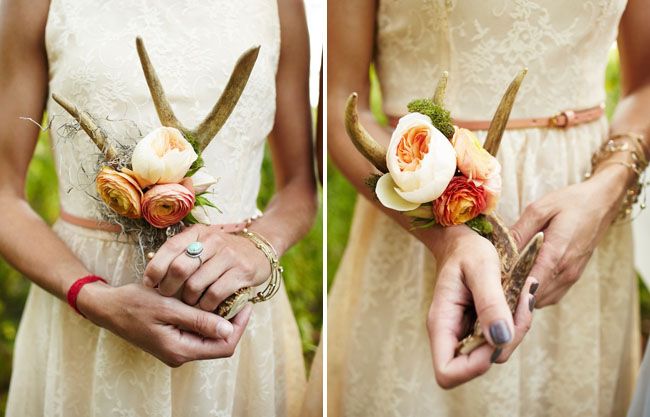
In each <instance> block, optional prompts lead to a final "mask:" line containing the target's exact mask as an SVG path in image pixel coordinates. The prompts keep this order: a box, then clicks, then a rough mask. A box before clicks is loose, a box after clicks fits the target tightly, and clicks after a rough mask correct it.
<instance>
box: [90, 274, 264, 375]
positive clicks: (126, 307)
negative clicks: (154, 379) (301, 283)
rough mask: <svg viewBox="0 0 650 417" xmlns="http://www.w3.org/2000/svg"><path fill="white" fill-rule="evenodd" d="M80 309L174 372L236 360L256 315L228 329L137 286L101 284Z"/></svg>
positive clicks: (210, 316) (248, 311)
mask: <svg viewBox="0 0 650 417" xmlns="http://www.w3.org/2000/svg"><path fill="white" fill-rule="evenodd" d="M77 307H78V308H79V310H80V311H81V312H82V313H83V314H84V315H85V316H86V317H87V318H88V319H89V320H91V321H92V322H94V323H95V324H97V325H99V326H101V327H104V328H106V329H107V330H110V331H111V332H113V333H115V334H117V335H118V336H120V337H122V338H123V339H125V340H126V341H128V342H130V343H132V344H133V345H135V346H138V347H139V348H141V349H142V350H144V351H146V352H149V353H150V354H152V355H153V356H155V357H156V358H158V359H160V360H161V361H162V362H164V363H166V364H167V365H169V366H171V367H178V366H181V365H182V364H184V363H186V362H190V361H194V360H199V359H215V358H224V357H229V356H232V354H233V353H234V352H235V348H236V346H237V343H238V342H239V339H240V338H241V336H242V334H243V332H244V329H245V328H246V325H247V324H248V320H249V318H250V315H251V311H252V308H251V307H250V306H247V307H246V308H245V309H244V310H242V311H241V312H240V313H239V314H238V315H237V316H235V318H234V319H233V321H232V323H230V322H229V321H228V320H225V319H224V318H222V317H219V316H218V315H216V314H214V313H208V312H205V311H202V310H199V309H197V308H194V307H190V306H187V305H185V304H183V303H182V302H180V301H178V300H176V299H175V298H170V297H162V296H161V295H160V294H158V293H157V292H156V291H155V290H153V289H151V288H147V287H144V286H142V285H139V284H128V285H124V286H122V287H110V286H108V285H105V284H101V283H93V284H88V285H86V286H84V287H83V289H82V290H81V292H80V294H79V297H78V298H77Z"/></svg>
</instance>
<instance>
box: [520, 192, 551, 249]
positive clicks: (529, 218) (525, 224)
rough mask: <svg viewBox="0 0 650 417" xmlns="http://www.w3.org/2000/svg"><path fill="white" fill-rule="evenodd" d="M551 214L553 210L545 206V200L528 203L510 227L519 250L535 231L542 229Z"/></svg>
mask: <svg viewBox="0 0 650 417" xmlns="http://www.w3.org/2000/svg"><path fill="white" fill-rule="evenodd" d="M552 216H553V211H552V210H551V208H550V207H547V205H546V204H545V200H540V201H536V202H534V203H532V204H529V205H528V206H527V207H526V208H525V209H524V212H523V213H522V214H521V216H520V217H519V219H518V220H517V222H516V223H515V224H514V225H512V227H511V228H510V233H512V235H513V237H514V239H515V242H516V243H517V246H518V247H519V249H520V250H521V249H522V248H523V247H524V246H526V244H527V243H528V242H529V241H530V239H532V238H533V236H535V234H536V233H537V232H540V231H542V230H543V229H544V227H545V226H546V224H547V223H548V221H549V220H550V219H551V217H552Z"/></svg>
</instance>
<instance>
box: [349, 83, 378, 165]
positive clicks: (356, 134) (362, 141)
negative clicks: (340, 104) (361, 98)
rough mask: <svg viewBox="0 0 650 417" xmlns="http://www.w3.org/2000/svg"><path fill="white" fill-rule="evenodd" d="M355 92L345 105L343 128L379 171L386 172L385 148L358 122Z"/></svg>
mask: <svg viewBox="0 0 650 417" xmlns="http://www.w3.org/2000/svg"><path fill="white" fill-rule="evenodd" d="M357 100H358V96H357V93H352V94H351V95H350V97H349V98H348V102H347V104H346V106H345V129H346V130H347V132H348V136H350V139H352V143H354V146H356V147H357V149H358V150H359V152H361V154H362V155H363V156H365V157H366V159H367V160H368V161H370V162H371V163H372V164H373V165H374V166H375V167H376V168H377V169H378V170H379V171H381V172H382V173H386V172H388V167H387V166H386V149H385V148H384V147H383V146H381V145H380V144H378V143H377V141H376V140H375V139H374V138H373V137H372V136H370V133H368V131H367V130H366V129H365V128H364V127H363V126H361V123H359V113H358V112H357Z"/></svg>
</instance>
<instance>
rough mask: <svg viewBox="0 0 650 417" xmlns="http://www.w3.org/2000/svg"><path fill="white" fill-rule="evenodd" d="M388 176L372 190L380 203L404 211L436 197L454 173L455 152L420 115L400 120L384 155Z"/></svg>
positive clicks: (415, 114) (409, 115)
mask: <svg viewBox="0 0 650 417" xmlns="http://www.w3.org/2000/svg"><path fill="white" fill-rule="evenodd" d="M386 163H387V165H388V171H389V173H388V174H385V175H384V176H383V177H382V178H380V179H379V181H378V182H377V187H376V189H375V191H376V194H377V197H378V198H379V201H381V203H382V204H383V205H384V206H386V207H388V208H392V209H394V210H399V211H408V210H413V209H415V208H417V207H418V206H419V205H420V204H422V203H427V202H430V201H433V200H435V199H436V198H438V197H439V196H440V195H441V194H442V193H443V192H444V191H445V188H447V185H448V184H449V181H451V179H452V178H453V176H454V173H455V172H456V152H455V151H454V147H453V146H452V145H451V143H450V142H449V140H448V139H447V138H446V137H445V135H443V134H442V133H441V132H440V131H439V130H438V129H436V128H435V127H434V126H433V125H432V124H431V119H429V118H428V117H427V116H425V115H423V114H420V113H409V114H407V115H406V116H404V117H402V118H401V119H400V120H399V123H398V124H397V127H396V128H395V131H394V132H393V135H392V137H391V140H390V144H389V146H388V154H387V155H386Z"/></svg>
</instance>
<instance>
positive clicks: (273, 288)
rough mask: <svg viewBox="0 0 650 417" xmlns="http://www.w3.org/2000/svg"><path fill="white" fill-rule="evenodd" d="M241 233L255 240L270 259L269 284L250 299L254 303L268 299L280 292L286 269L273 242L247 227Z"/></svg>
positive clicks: (252, 240)
mask: <svg viewBox="0 0 650 417" xmlns="http://www.w3.org/2000/svg"><path fill="white" fill-rule="evenodd" d="M240 235H241V236H243V237H245V238H247V239H249V240H250V241H251V242H253V244H255V246H256V247H257V249H259V250H261V251H262V253H264V255H265V256H266V258H267V259H268V260H269V263H270V264H271V275H270V276H269V280H268V284H267V285H266V287H265V288H264V289H263V290H262V291H260V292H258V293H257V294H256V295H255V296H254V297H253V298H251V299H250V300H249V301H251V302H252V303H259V302H262V301H266V300H268V299H270V298H271V297H273V296H274V295H275V294H276V293H277V292H278V290H279V289H280V284H281V283H282V272H283V271H284V269H283V268H282V266H281V265H280V260H279V257H278V252H277V251H276V250H275V248H274V247H273V245H271V243H270V242H269V241H268V240H267V239H266V238H264V237H263V236H262V235H260V234H259V233H255V232H251V231H250V230H248V229H245V230H244V231H242V232H241V233H240Z"/></svg>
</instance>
